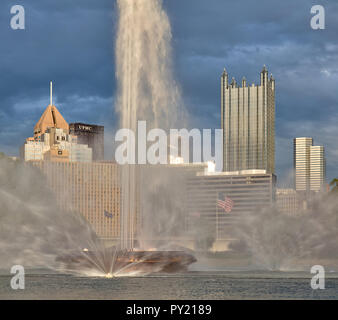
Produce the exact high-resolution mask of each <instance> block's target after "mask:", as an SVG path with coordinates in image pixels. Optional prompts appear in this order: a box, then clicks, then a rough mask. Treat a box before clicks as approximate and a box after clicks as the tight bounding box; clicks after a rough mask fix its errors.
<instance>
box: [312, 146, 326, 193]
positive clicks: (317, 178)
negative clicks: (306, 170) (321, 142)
mask: <svg viewBox="0 0 338 320" xmlns="http://www.w3.org/2000/svg"><path fill="white" fill-rule="evenodd" d="M325 176H326V164H325V151H324V147H323V146H311V147H310V190H311V191H322V190H324V187H325Z"/></svg>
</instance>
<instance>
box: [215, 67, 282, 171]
mask: <svg viewBox="0 0 338 320" xmlns="http://www.w3.org/2000/svg"><path fill="white" fill-rule="evenodd" d="M221 127H222V129H223V171H238V170H255V169H259V170H266V172H267V173H274V171H275V80H274V78H273V77H272V75H271V76H270V78H269V75H268V70H267V69H266V67H265V66H264V68H263V70H262V71H261V73H260V84H259V85H255V84H252V85H251V86H250V85H247V82H246V79H245V78H243V80H242V83H241V86H240V85H238V84H237V82H236V80H235V79H234V78H232V80H231V82H230V83H229V76H228V73H227V71H226V70H225V69H224V72H223V74H222V77H221Z"/></svg>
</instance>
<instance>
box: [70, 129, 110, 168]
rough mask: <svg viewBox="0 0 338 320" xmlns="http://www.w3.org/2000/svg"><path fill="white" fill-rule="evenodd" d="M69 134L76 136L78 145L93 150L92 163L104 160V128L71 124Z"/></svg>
mask: <svg viewBox="0 0 338 320" xmlns="http://www.w3.org/2000/svg"><path fill="white" fill-rule="evenodd" d="M69 133H70V134H71V135H74V136H77V139H78V143H81V144H86V145H88V146H89V148H91V149H92V150H93V161H102V160H104V127H103V126H98V125H93V124H85V123H71V124H70V125H69Z"/></svg>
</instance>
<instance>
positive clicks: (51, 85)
mask: <svg viewBox="0 0 338 320" xmlns="http://www.w3.org/2000/svg"><path fill="white" fill-rule="evenodd" d="M50 105H51V106H52V105H53V82H52V81H51V82H50Z"/></svg>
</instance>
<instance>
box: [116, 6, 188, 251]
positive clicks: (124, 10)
mask: <svg viewBox="0 0 338 320" xmlns="http://www.w3.org/2000/svg"><path fill="white" fill-rule="evenodd" d="M117 3H118V8H119V23H118V33H117V42H116V70H117V71H116V76H117V80H118V99H117V110H118V111H119V113H120V126H121V128H125V129H131V130H133V132H135V133H136V128H137V121H139V120H146V121H147V128H148V129H151V128H154V127H156V128H162V129H169V128H174V125H177V119H178V118H179V116H178V113H179V111H178V110H179V109H178V107H179V106H180V105H182V103H181V97H180V93H179V90H178V87H177V85H176V82H175V81H174V79H173V74H172V60H171V45H170V41H171V27H170V23H169V19H168V16H167V14H166V13H165V12H164V10H163V7H162V1H161V0H117ZM180 118H182V117H180ZM130 141H131V139H129V142H130ZM136 141H137V138H136ZM130 147H132V146H130ZM136 203H137V199H136V168H135V166H133V165H125V166H124V167H123V168H122V208H121V224H120V226H121V248H122V249H127V250H131V249H132V248H133V246H134V243H133V242H134V241H133V238H134V233H135V225H136V209H137V208H136Z"/></svg>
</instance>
